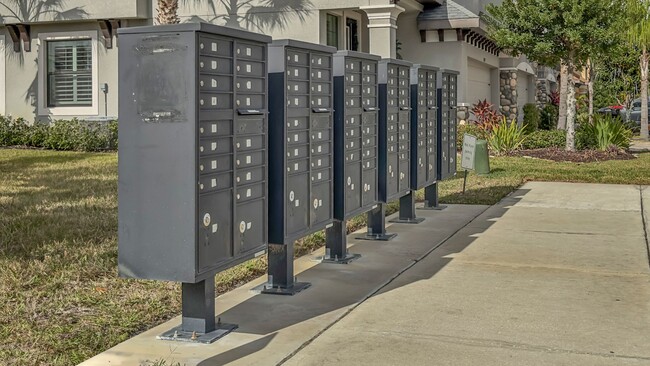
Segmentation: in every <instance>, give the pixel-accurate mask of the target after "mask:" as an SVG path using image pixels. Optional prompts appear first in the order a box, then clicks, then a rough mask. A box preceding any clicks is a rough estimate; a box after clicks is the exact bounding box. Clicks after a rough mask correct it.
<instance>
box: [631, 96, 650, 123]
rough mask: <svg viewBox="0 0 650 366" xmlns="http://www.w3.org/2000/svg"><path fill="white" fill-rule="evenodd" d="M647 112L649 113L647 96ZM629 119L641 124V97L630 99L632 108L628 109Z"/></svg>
mask: <svg viewBox="0 0 650 366" xmlns="http://www.w3.org/2000/svg"><path fill="white" fill-rule="evenodd" d="M648 112H649V114H650V98H648ZM630 121H632V122H634V123H636V124H637V125H639V126H640V125H641V98H637V99H634V100H633V101H632V109H631V111H630Z"/></svg>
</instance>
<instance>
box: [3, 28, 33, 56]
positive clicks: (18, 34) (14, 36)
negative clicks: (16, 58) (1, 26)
mask: <svg viewBox="0 0 650 366" xmlns="http://www.w3.org/2000/svg"><path fill="white" fill-rule="evenodd" d="M7 30H9V36H10V37H11V41H12V42H13V43H14V52H20V42H21V41H22V42H23V49H24V50H25V52H30V51H31V50H32V39H31V37H30V34H29V25H27V24H7Z"/></svg>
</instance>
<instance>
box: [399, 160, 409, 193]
mask: <svg viewBox="0 0 650 366" xmlns="http://www.w3.org/2000/svg"><path fill="white" fill-rule="evenodd" d="M403 157H406V158H407V159H403V160H400V161H399V190H400V191H404V190H408V189H409V187H410V186H409V179H410V176H411V175H410V171H411V167H410V164H409V160H408V157H410V155H409V154H408V153H406V154H404V155H403Z"/></svg>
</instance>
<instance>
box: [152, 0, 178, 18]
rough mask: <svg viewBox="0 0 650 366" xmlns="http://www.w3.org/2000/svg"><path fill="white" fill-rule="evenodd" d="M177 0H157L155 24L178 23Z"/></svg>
mask: <svg viewBox="0 0 650 366" xmlns="http://www.w3.org/2000/svg"><path fill="white" fill-rule="evenodd" d="M180 21H181V20H180V19H179V18H178V0H158V14H157V15H156V23H157V24H178V23H180Z"/></svg>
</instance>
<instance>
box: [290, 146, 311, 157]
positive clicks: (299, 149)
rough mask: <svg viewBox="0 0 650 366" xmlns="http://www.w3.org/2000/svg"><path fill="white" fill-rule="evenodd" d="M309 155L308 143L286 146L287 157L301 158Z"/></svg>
mask: <svg viewBox="0 0 650 366" xmlns="http://www.w3.org/2000/svg"><path fill="white" fill-rule="evenodd" d="M308 156H309V145H291V146H287V159H301V158H306V157H308Z"/></svg>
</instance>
